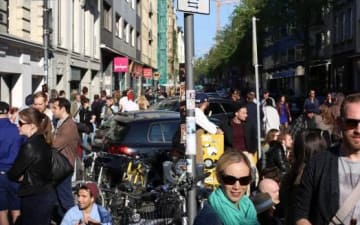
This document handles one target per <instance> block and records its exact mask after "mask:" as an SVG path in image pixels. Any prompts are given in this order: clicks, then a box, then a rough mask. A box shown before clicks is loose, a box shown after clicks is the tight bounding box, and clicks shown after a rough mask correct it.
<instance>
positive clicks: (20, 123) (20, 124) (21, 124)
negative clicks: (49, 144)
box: [18, 120, 29, 127]
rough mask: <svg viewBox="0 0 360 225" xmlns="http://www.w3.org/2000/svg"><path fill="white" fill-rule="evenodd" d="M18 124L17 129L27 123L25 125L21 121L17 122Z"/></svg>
mask: <svg viewBox="0 0 360 225" xmlns="http://www.w3.org/2000/svg"><path fill="white" fill-rule="evenodd" d="M18 124H19V127H22V126H23V125H25V124H29V123H25V122H23V121H21V120H19V122H18Z"/></svg>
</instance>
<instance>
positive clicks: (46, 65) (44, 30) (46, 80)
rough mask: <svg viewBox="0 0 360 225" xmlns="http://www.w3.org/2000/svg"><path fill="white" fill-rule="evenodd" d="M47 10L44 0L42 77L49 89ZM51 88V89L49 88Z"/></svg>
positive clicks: (46, 2)
mask: <svg viewBox="0 0 360 225" xmlns="http://www.w3.org/2000/svg"><path fill="white" fill-rule="evenodd" d="M48 17H49V8H48V0H44V8H43V35H44V77H45V83H46V84H47V85H48V87H49V65H48V54H49V18H48ZM49 88H52V87H49Z"/></svg>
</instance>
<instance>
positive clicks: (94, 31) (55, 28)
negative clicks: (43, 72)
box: [48, 0, 102, 97]
mask: <svg viewBox="0 0 360 225" xmlns="http://www.w3.org/2000/svg"><path fill="white" fill-rule="evenodd" d="M100 3H101V1H98V0H96V1H84V0H74V1H51V0H50V1H49V2H48V6H49V8H50V9H51V11H50V14H49V27H50V29H51V30H52V33H51V34H50V40H49V43H50V54H49V55H50V56H51V57H50V59H49V77H48V86H49V88H55V89H56V90H65V92H66V94H67V96H68V97H69V96H70V92H71V91H73V90H77V91H80V90H81V89H82V88H83V87H84V86H86V87H88V89H89V96H90V97H92V96H93V94H96V93H99V92H100V88H101V84H102V79H101V61H100V60H101V58H100V56H101V55H100V54H101V53H100V21H101V17H100Z"/></svg>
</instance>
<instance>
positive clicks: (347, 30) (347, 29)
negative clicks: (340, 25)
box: [345, 8, 353, 40]
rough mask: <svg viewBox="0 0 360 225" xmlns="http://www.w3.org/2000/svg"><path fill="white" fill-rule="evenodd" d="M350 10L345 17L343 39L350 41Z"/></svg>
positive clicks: (351, 34) (351, 24) (351, 31)
mask: <svg viewBox="0 0 360 225" xmlns="http://www.w3.org/2000/svg"><path fill="white" fill-rule="evenodd" d="M352 14H353V13H352V8H350V9H348V10H347V12H346V15H345V39H347V40H348V39H352V36H353V27H352V26H353V20H352Z"/></svg>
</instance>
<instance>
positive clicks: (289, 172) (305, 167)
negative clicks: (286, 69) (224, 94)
mask: <svg viewBox="0 0 360 225" xmlns="http://www.w3.org/2000/svg"><path fill="white" fill-rule="evenodd" d="M65 96H66V95H65V92H64V91H59V92H57V91H56V90H50V92H49V91H47V90H46V89H43V90H42V91H39V92H37V93H34V94H32V95H30V96H28V97H27V98H26V99H25V105H24V106H22V107H21V108H16V107H10V106H9V105H8V104H7V103H5V102H0V224H4V225H10V224H22V225H30V224H31V225H34V224H35V225H42V224H44V225H48V224H51V222H52V223H53V224H61V225H70V224H71V225H74V224H76V225H83V224H105V225H109V224H112V222H111V215H110V213H109V212H108V211H107V210H106V209H104V208H102V207H101V206H99V205H97V204H96V198H97V196H98V194H99V189H98V187H97V185H96V184H95V183H85V184H83V185H82V186H81V187H80V188H79V189H78V190H77V191H76V201H75V199H74V195H73V190H72V180H73V179H74V176H73V175H71V176H69V177H67V178H65V179H64V180H62V181H61V182H60V183H54V181H53V180H52V176H51V149H52V148H55V149H57V150H58V151H60V153H61V154H63V155H64V156H65V157H66V158H67V159H68V160H69V162H70V164H71V165H72V166H73V167H74V168H76V167H77V162H78V160H79V159H80V160H81V158H82V156H83V151H84V150H91V143H92V141H93V140H94V132H95V131H96V129H97V128H98V127H100V126H101V125H102V124H103V123H104V122H106V121H107V120H109V119H110V118H111V117H112V116H113V115H114V114H116V113H117V112H127V111H134V110H146V109H148V107H149V106H150V105H151V103H152V102H153V100H154V96H153V95H152V93H151V92H150V91H149V92H147V93H146V94H145V95H142V96H138V97H137V98H136V96H135V92H134V91H133V90H132V89H127V90H125V91H124V92H123V93H119V92H114V93H113V94H112V95H111V96H110V95H107V93H106V92H105V91H102V92H101V93H100V94H99V95H98V94H95V95H94V96H93V99H92V100H90V97H89V96H88V89H87V88H86V87H84V88H83V89H82V91H81V93H78V92H73V93H71V97H70V99H69V100H68V99H67V98H66V97H65ZM229 98H230V99H231V100H232V101H234V102H235V103H236V104H234V106H236V107H235V108H234V111H233V116H232V117H231V118H228V119H227V120H224V121H221V124H215V123H213V122H211V121H210V120H209V118H208V117H207V115H206V114H205V112H206V109H207V108H208V107H209V97H208V96H207V95H206V94H205V93H203V92H197V93H196V96H195V103H196V109H195V121H196V125H197V132H196V133H197V135H198V138H197V140H199V139H200V138H199V137H200V135H202V134H203V133H210V134H221V135H223V136H224V150H225V151H224V154H223V155H222V156H221V157H220V159H219V160H218V161H217V163H216V178H217V180H218V181H219V186H218V187H217V188H215V189H214V190H213V191H212V193H211V194H210V196H209V198H208V203H207V204H205V206H204V208H203V209H201V211H200V212H199V213H198V215H197V217H196V219H195V221H194V224H196V225H202V224H204V225H205V224H210V225H211V224H214V225H217V224H225V225H232V224H234V225H235V224H261V225H265V224H270V225H271V224H277V225H281V224H284V225H293V224H297V225H302V224H304V225H307V224H329V223H333V224H350V222H352V223H353V222H354V220H356V219H360V211H359V210H358V205H359V204H357V202H355V203H351V204H353V205H354V207H352V208H351V209H349V212H347V213H346V215H339V216H338V215H337V211H338V210H339V209H340V208H342V207H343V202H347V203H348V202H349V200H348V196H349V195H352V191H353V190H354V189H356V187H357V186H359V185H360V184H358V183H359V181H360V179H359V178H360V172H358V171H360V160H359V152H360V127H359V122H360V94H351V95H348V96H345V95H344V94H342V93H337V94H336V95H333V94H329V95H327V98H326V100H325V101H324V102H323V103H320V102H319V101H318V100H317V98H316V96H315V91H314V90H310V92H309V97H308V98H306V99H305V101H304V105H303V112H302V113H301V114H300V116H299V117H297V118H293V116H292V114H291V110H290V104H289V102H288V101H287V99H286V96H285V95H281V96H280V97H279V100H278V101H275V99H274V98H272V97H271V95H270V93H269V92H268V91H264V93H263V98H261V99H260V98H256V95H255V93H254V92H251V91H250V92H249V93H247V94H246V96H245V97H244V96H241V94H240V91H239V90H237V89H235V90H233V91H232V92H231V93H230V95H229ZM257 104H259V105H260V115H259V117H260V118H261V121H260V123H261V127H262V134H263V136H264V138H263V139H262V146H261V151H258V146H257V143H258V140H257V138H258V137H257V123H258V121H257ZM185 106H186V104H184V101H182V102H181V103H180V107H182V109H181V110H180V112H181V114H182V120H181V123H185V121H186V120H185V119H184V118H183V117H184V116H185V112H186V110H185ZM179 129H181V126H180V127H179ZM181 135H183V134H181V132H176V135H175V136H174V140H176V141H174V143H173V144H174V146H176V148H177V149H181V150H180V151H182V153H183V154H184V149H185V142H186V140H185V137H181ZM199 151H200V149H197V156H198V155H201V154H202V153H201V152H199ZM197 163H201V159H197ZM329 196H331V198H329ZM358 202H360V201H358ZM335 215H336V216H335ZM339 220H340V222H341V223H339Z"/></svg>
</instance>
